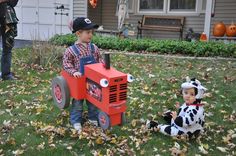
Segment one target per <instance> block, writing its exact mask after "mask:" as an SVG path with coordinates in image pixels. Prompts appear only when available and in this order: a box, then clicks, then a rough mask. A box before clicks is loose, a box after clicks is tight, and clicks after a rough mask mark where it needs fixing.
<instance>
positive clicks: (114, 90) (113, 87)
mask: <svg viewBox="0 0 236 156" xmlns="http://www.w3.org/2000/svg"><path fill="white" fill-rule="evenodd" d="M116 91H117V85H115V86H111V87H110V92H111V93H112V92H116Z"/></svg>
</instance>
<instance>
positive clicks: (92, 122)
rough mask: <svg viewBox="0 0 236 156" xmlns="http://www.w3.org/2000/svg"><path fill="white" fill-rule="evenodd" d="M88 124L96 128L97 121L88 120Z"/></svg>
mask: <svg viewBox="0 0 236 156" xmlns="http://www.w3.org/2000/svg"><path fill="white" fill-rule="evenodd" d="M88 121H89V123H90V124H92V125H93V126H96V127H97V126H98V121H97V120H88Z"/></svg>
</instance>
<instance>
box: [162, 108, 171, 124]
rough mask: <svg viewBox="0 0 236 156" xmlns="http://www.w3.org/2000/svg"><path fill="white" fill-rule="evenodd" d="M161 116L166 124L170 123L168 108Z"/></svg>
mask: <svg viewBox="0 0 236 156" xmlns="http://www.w3.org/2000/svg"><path fill="white" fill-rule="evenodd" d="M163 118H164V120H165V121H166V122H167V123H168V124H171V119H172V116H171V111H170V110H168V111H166V112H165V113H164V114H163Z"/></svg>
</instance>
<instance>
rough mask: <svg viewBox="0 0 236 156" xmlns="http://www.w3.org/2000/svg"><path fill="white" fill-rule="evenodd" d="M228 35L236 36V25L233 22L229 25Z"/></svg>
mask: <svg viewBox="0 0 236 156" xmlns="http://www.w3.org/2000/svg"><path fill="white" fill-rule="evenodd" d="M226 35H227V36H228V37H235V36H236V25H235V24H234V23H233V22H232V24H231V25H229V26H227V28H226Z"/></svg>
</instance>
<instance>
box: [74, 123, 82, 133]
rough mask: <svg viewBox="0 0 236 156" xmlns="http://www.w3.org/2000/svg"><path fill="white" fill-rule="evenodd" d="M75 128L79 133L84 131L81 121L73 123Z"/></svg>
mask: <svg viewBox="0 0 236 156" xmlns="http://www.w3.org/2000/svg"><path fill="white" fill-rule="evenodd" d="M73 127H74V129H75V130H77V131H78V133H79V134H80V133H81V132H82V125H81V123H75V124H74V125H73Z"/></svg>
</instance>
